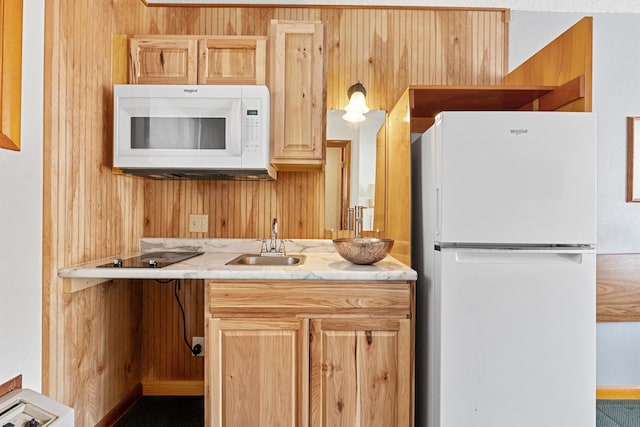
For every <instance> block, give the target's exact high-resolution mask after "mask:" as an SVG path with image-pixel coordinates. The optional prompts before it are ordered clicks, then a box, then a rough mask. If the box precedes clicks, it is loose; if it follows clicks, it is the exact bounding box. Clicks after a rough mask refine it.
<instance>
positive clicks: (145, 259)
mask: <svg viewBox="0 0 640 427" xmlns="http://www.w3.org/2000/svg"><path fill="white" fill-rule="evenodd" d="M202 254H203V252H171V251H163V252H149V253H145V254H141V255H138V256H134V257H130V258H114V260H113V262H111V263H107V264H102V265H99V266H98V268H162V267H166V266H168V265H171V264H175V263H176V262H180V261H184V260H186V259H189V258H193V257H195V256H198V255H202Z"/></svg>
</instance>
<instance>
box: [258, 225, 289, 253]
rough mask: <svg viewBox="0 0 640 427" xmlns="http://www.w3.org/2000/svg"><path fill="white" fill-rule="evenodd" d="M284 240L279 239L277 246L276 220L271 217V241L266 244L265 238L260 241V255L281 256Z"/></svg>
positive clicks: (283, 249) (283, 250) (283, 251)
mask: <svg viewBox="0 0 640 427" xmlns="http://www.w3.org/2000/svg"><path fill="white" fill-rule="evenodd" d="M285 252H286V250H285V247H284V240H282V239H280V246H278V220H277V219H276V218H273V221H272V222H271V242H270V243H269V245H268V246H267V241H266V239H265V240H263V241H262V249H261V250H260V255H262V256H283V255H285Z"/></svg>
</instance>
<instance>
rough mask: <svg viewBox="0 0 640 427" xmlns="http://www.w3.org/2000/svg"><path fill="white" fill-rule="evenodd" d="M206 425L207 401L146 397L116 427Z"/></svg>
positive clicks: (600, 425) (617, 413) (637, 409)
mask: <svg viewBox="0 0 640 427" xmlns="http://www.w3.org/2000/svg"><path fill="white" fill-rule="evenodd" d="M146 426H149V427H151V426H154V427H164V426H173V427H176V426H179V427H182V426H184V427H200V426H204V398H203V397H201V396H200V397H191V396H189V397H178V396H167V397H165V396H143V397H141V398H140V399H138V401H137V402H136V403H135V404H134V405H133V406H132V407H131V409H129V411H127V413H126V414H124V416H123V417H122V418H121V419H120V420H118V422H117V423H116V424H114V427H146ZM596 427H640V400H598V401H597V403H596Z"/></svg>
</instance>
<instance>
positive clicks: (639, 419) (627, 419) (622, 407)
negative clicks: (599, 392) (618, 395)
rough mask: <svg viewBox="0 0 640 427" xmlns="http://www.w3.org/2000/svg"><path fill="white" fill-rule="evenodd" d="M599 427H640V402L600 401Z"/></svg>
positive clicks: (598, 407)
mask: <svg viewBox="0 0 640 427" xmlns="http://www.w3.org/2000/svg"><path fill="white" fill-rule="evenodd" d="M596 426H597V427H640V400H598V401H597V403H596Z"/></svg>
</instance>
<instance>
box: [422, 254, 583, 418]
mask: <svg viewBox="0 0 640 427" xmlns="http://www.w3.org/2000/svg"><path fill="white" fill-rule="evenodd" d="M435 261H436V262H435V266H436V267H435V270H436V271H435V278H436V283H435V284H434V289H433V294H432V295H431V298H430V299H431V301H430V303H429V304H430V307H429V309H430V310H433V313H434V318H433V320H432V323H431V325H430V331H431V338H430V339H431V340H432V341H430V343H431V345H432V349H433V351H432V352H431V353H430V355H431V356H432V358H433V359H432V360H431V361H430V374H431V375H430V390H429V391H430V395H431V397H432V398H431V399H430V406H431V409H432V413H431V417H432V418H431V420H430V422H429V424H428V425H429V426H430V427H468V426H474V427H513V426H518V427H540V426H545V427H566V426H582V427H594V426H595V386H596V385H595V325H596V324H595V253H594V252H593V251H590V252H579V251H575V252H572V253H562V252H553V251H546V252H543V251H540V252H535V251H529V252H527V251H500V250H470V249H466V250H464V249H463V250H460V249H458V250H455V249H443V250H442V251H437V252H436V255H435Z"/></svg>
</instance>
